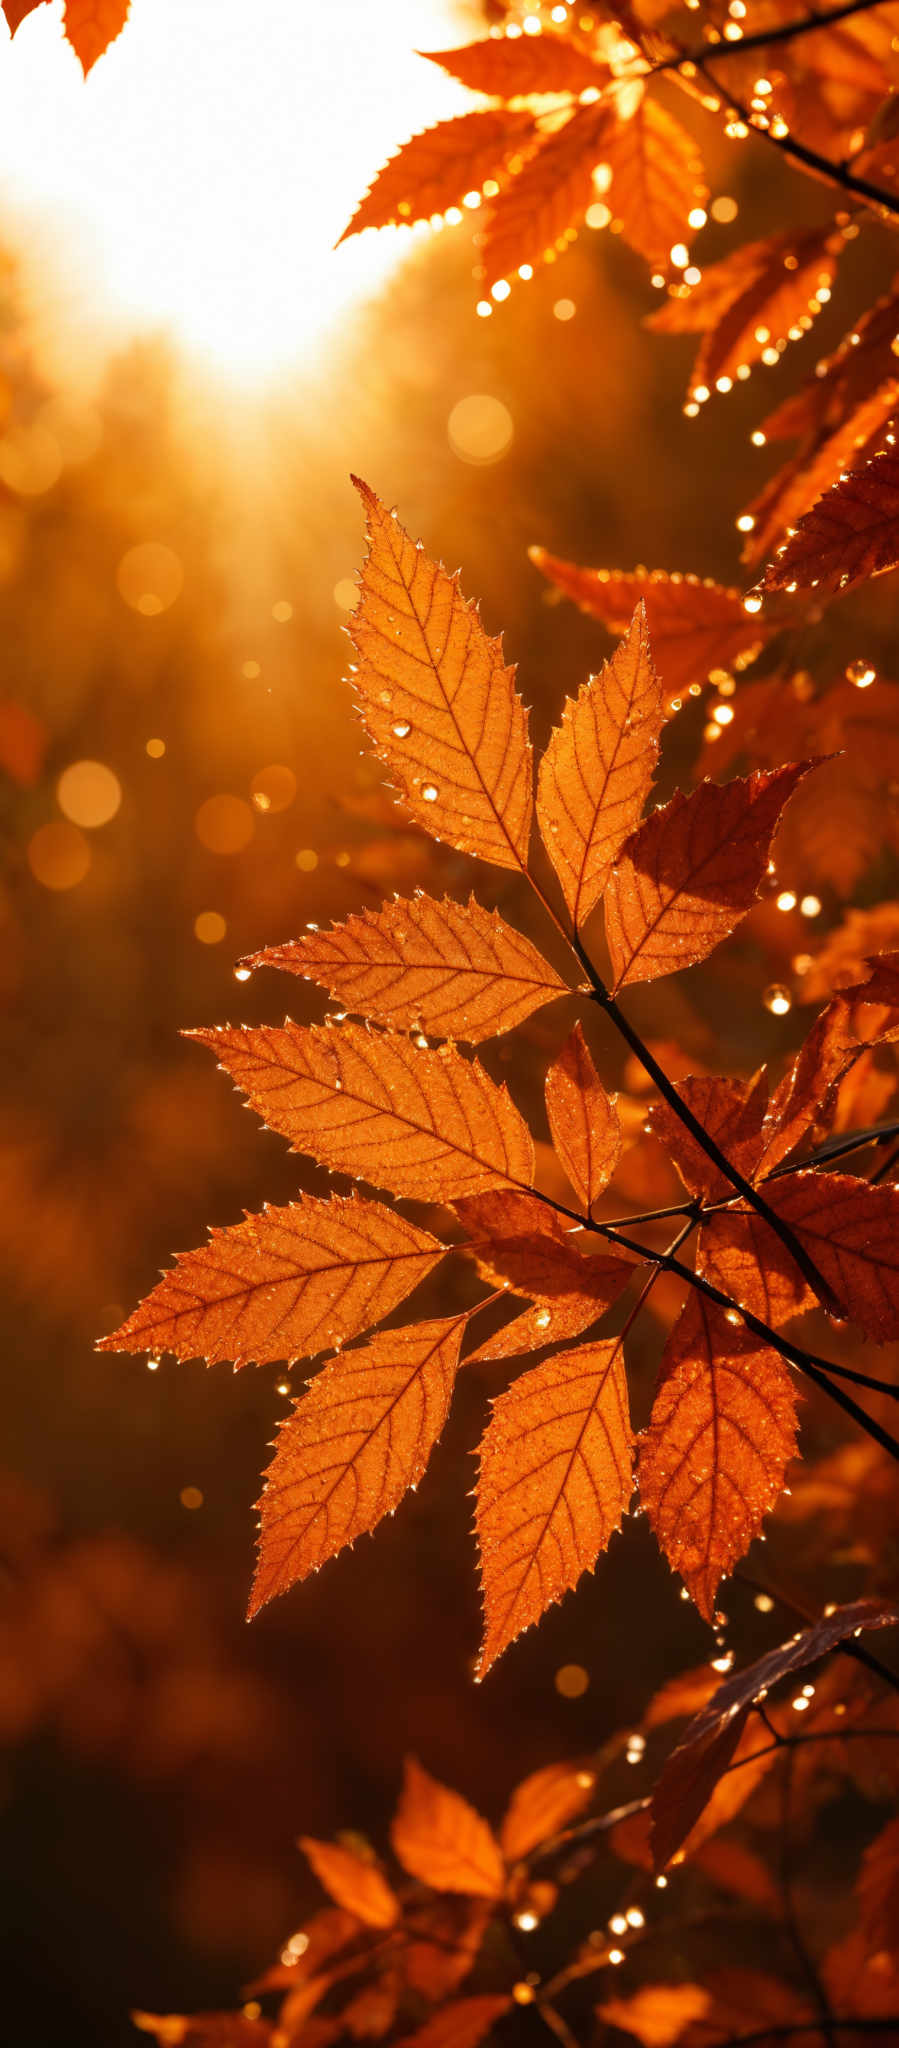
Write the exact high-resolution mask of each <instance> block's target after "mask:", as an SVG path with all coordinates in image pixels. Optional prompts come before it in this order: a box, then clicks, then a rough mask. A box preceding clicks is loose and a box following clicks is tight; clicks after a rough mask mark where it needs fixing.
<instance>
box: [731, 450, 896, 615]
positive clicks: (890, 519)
mask: <svg viewBox="0 0 899 2048" xmlns="http://www.w3.org/2000/svg"><path fill="white" fill-rule="evenodd" d="M897 562H899V456H897V454H896V451H895V449H893V448H885V449H884V450H883V452H882V454H880V455H875V456H874V459H873V461H872V462H869V463H868V464H867V465H866V467H865V468H864V469H853V470H850V471H849V473H848V475H845V476H841V477H840V480H839V482H838V483H835V484H833V485H832V486H831V489H830V490H829V491H828V492H827V493H826V495H825V496H824V497H823V498H819V499H818V502H817V504H816V505H813V506H812V508H811V511H809V512H806V513H805V514H804V515H803V517H802V518H801V519H800V521H799V524H798V527H797V529H796V532H795V533H794V534H793V535H792V537H791V539H789V540H788V541H787V542H786V543H785V545H784V546H783V547H782V548H781V549H780V550H779V551H778V554H777V556H776V558H775V560H774V561H773V562H770V563H769V565H768V568H767V569H766V571H765V575H764V578H763V587H764V588H765V589H766V590H794V589H795V588H796V586H797V584H798V585H799V586H800V588H802V589H803V590H807V589H808V588H809V587H811V588H812V589H815V590H818V589H824V590H844V589H845V588H846V586H847V584H849V583H857V582H858V579H859V577H860V576H879V575H881V574H882V573H883V571H884V570H885V569H895V567H896V564H897Z"/></svg>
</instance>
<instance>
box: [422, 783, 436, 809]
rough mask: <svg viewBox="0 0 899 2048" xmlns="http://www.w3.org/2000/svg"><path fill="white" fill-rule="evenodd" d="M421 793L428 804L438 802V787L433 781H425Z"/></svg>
mask: <svg viewBox="0 0 899 2048" xmlns="http://www.w3.org/2000/svg"><path fill="white" fill-rule="evenodd" d="M421 793H422V796H423V797H424V800H425V803H426V804H435V803H436V802H437V788H436V785H435V784H434V783H433V782H424V783H423V784H422V790H421Z"/></svg>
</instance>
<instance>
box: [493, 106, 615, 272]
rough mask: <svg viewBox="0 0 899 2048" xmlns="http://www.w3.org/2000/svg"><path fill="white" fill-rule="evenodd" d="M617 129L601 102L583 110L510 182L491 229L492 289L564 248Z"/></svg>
mask: <svg viewBox="0 0 899 2048" xmlns="http://www.w3.org/2000/svg"><path fill="white" fill-rule="evenodd" d="M614 125H615V117H614V115H613V114H612V113H611V111H610V109H609V108H608V107H607V106H605V105H604V104H602V103H601V102H597V103H596V104H591V105H589V106H586V107H578V108H577V110H576V112H575V113H573V114H572V115H571V118H570V119H569V120H568V121H566V122H565V125H564V127H561V128H556V129H555V130H554V131H553V132H552V133H551V134H550V135H548V136H546V138H545V140H544V141H543V142H542V143H541V144H540V147H539V149H536V150H534V151H533V152H532V153H531V154H530V155H529V156H528V158H527V159H526V161H525V163H524V165H523V167H522V169H521V170H520V171H519V172H518V174H517V176H516V177H514V178H510V179H509V181H508V183H507V184H506V185H505V187H504V189H503V190H502V191H501V192H500V193H499V195H498V197H497V198H496V199H495V200H494V201H493V204H492V206H491V209H490V217H489V220H488V223H487V240H486V245H485V248H484V263H485V267H486V272H487V281H488V283H489V284H491V285H493V284H495V283H496V282H497V280H498V279H499V278H508V279H509V280H512V279H514V278H515V276H516V273H517V271H518V268H519V265H520V264H523V263H530V264H536V263H540V262H542V261H543V260H544V259H545V257H546V255H547V252H549V253H550V254H551V255H553V254H554V253H555V251H556V249H557V247H558V246H559V245H560V243H563V238H564V236H565V235H566V233H567V231H568V230H569V229H571V228H573V227H574V226H575V224H576V223H577V222H578V221H580V219H581V218H582V217H583V215H584V214H585V213H586V211H587V208H588V206H589V205H590V201H591V199H592V198H593V197H594V194H595V187H594V184H593V170H594V166H595V165H596V164H597V163H598V162H599V161H600V160H601V159H602V158H603V157H604V156H605V154H606V153H607V144H608V141H609V137H610V135H611V133H612V130H613V128H614Z"/></svg>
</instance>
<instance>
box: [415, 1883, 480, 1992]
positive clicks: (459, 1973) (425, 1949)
mask: <svg viewBox="0 0 899 2048" xmlns="http://www.w3.org/2000/svg"><path fill="white" fill-rule="evenodd" d="M490 1916H491V1908H490V1902H489V1900H486V1899H484V1898H475V1899H465V1898H461V1897H455V1898H454V1897H453V1896H452V1894H450V1893H445V1894H444V1895H443V1896H442V1897H441V1896H440V1894H436V1895H434V1894H432V1895H431V1896H428V1895H425V1897H424V1898H423V1899H422V1900H421V1901H420V1902H416V1901H415V1900H410V1901H409V1903H408V1904H407V1905H406V1908H405V1912H404V1931H405V1934H406V1936H407V1946H406V1948H405V1950H404V1953H403V1967H404V1969H405V1973H406V1977H407V1978H408V1981H409V1983H410V1984H411V1986H412V1988H413V1990H415V1991H420V1992H421V1993H422V1995H423V1997H425V1998H429V1999H438V1998H446V1997H447V1996H448V1994H449V1992H450V1991H455V1990H456V1988H457V1986H458V1985H459V1984H461V1983H462V1982H463V1980H464V1978H465V1977H467V1976H468V1974H469V1971H470V1970H471V1969H472V1968H473V1966H474V1963H475V1960H476V1958H477V1955H478V1951H479V1949H480V1946H481V1942H482V1941H483V1938H484V1934H485V1932H486V1930H487V1927H488V1926H489V1923H490Z"/></svg>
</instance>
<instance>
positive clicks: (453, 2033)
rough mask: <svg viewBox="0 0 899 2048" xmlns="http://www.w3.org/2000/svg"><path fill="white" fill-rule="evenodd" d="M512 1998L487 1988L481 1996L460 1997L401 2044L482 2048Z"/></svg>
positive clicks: (400, 2046) (405, 2047) (424, 2047)
mask: <svg viewBox="0 0 899 2048" xmlns="http://www.w3.org/2000/svg"><path fill="white" fill-rule="evenodd" d="M511 2003H512V2000H511V1998H506V1997H504V1996H503V1995H502V1994H501V1993H496V1992H494V1993H492V1994H491V1993H490V1992H483V1993H482V1994H481V1995H480V1997H478V1998H456V1999H454V2000H453V2003H452V2004H451V2005H444V2006H443V2007H442V2008H441V2010H440V2012H434V2013H432V2014H431V2017H430V2019H428V2020H425V2023H424V2026H423V2027H419V2028H418V2029H417V2031H416V2032H415V2033H414V2034H404V2035H403V2039H402V2041H401V2042H398V2044H397V2048H478V2043H479V2042H480V2041H483V2039H484V2037H485V2035H487V2034H489V2032H490V2029H491V2027H492V2026H493V2023H494V2020H498V2019H501V2018H502V2016H503V2013H504V2012H508V2010H509V2007H510V2005H511Z"/></svg>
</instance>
